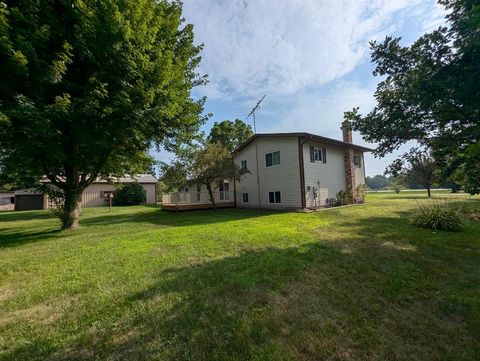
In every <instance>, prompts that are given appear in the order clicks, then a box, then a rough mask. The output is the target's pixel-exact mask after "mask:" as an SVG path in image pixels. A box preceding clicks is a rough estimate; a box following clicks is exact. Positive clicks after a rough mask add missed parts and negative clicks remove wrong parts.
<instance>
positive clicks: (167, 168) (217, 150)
mask: <svg viewBox="0 0 480 361" xmlns="http://www.w3.org/2000/svg"><path fill="white" fill-rule="evenodd" d="M161 168H162V174H163V175H164V176H163V177H162V181H163V182H165V183H166V184H167V185H170V186H171V185H174V186H175V187H181V186H184V185H187V184H198V183H200V184H205V186H206V187H207V191H208V195H209V198H210V202H211V203H212V206H213V209H215V210H216V209H217V208H216V203H215V197H214V194H213V192H214V190H215V189H216V184H217V183H218V182H219V181H223V180H224V179H235V180H237V181H240V178H241V176H242V175H243V174H245V173H246V172H247V170H245V169H241V168H240V167H238V166H237V165H236V164H235V163H234V162H233V159H232V154H231V152H230V150H229V149H228V148H226V147H225V146H223V145H222V144H220V143H209V142H207V143H204V144H201V145H194V146H191V147H189V148H187V149H184V151H182V152H180V153H179V155H178V158H177V159H176V160H175V161H174V162H173V163H172V164H171V165H169V164H166V163H163V164H162V165H161ZM172 182H175V183H172Z"/></svg>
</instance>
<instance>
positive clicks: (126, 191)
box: [113, 182, 146, 206]
mask: <svg viewBox="0 0 480 361" xmlns="http://www.w3.org/2000/svg"><path fill="white" fill-rule="evenodd" d="M145 201H146V196H145V190H144V189H143V187H142V186H141V185H140V184H138V183H137V182H132V183H125V184H123V185H122V187H121V188H120V189H119V190H118V191H117V193H116V194H115V197H114V198H113V204H114V205H116V206H134V205H139V204H144V203H145Z"/></svg>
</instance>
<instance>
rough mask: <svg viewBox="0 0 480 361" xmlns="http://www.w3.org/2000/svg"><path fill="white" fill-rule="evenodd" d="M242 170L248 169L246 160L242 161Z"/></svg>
mask: <svg viewBox="0 0 480 361" xmlns="http://www.w3.org/2000/svg"><path fill="white" fill-rule="evenodd" d="M241 168H242V169H247V161H246V160H242V161H241Z"/></svg>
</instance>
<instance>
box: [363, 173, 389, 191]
mask: <svg viewBox="0 0 480 361" xmlns="http://www.w3.org/2000/svg"><path fill="white" fill-rule="evenodd" d="M390 183H391V178H389V177H386V176H384V175H381V174H377V175H374V176H373V177H370V176H368V177H366V178H365V184H366V185H367V187H368V188H370V189H372V190H379V189H382V188H385V187H387V186H388V185H389V184H390Z"/></svg>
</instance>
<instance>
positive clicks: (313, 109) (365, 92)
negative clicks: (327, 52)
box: [268, 81, 375, 139]
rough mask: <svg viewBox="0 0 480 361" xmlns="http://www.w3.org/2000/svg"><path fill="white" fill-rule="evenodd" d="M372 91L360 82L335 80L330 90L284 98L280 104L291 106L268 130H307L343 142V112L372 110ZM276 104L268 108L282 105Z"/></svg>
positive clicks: (284, 110) (269, 105)
mask: <svg viewBox="0 0 480 361" xmlns="http://www.w3.org/2000/svg"><path fill="white" fill-rule="evenodd" d="M373 91H374V89H373V88H368V87H365V86H361V85H360V84H359V83H358V82H347V81H335V82H334V83H332V84H331V85H330V86H329V87H328V89H323V90H316V91H311V90H310V91H305V92H300V93H298V94H296V95H295V96H289V97H281V98H279V100H280V102H278V103H283V104H288V106H287V107H286V109H283V111H281V112H280V115H279V117H278V121H277V122H275V123H274V124H271V125H269V128H270V129H271V130H272V131H284V132H288V131H297V132H298V131H304V132H310V133H315V134H321V135H323V136H327V137H331V138H339V139H340V138H341V132H340V124H341V122H342V120H343V113H344V112H345V111H346V110H351V109H352V108H353V107H357V106H358V107H360V109H361V111H362V112H367V111H369V110H370V109H372V108H373V106H374V105H375V99H374V98H373V96H372V94H373ZM276 103H277V102H276V101H273V102H272V103H270V104H268V107H269V108H278V107H280V106H281V105H280V104H276Z"/></svg>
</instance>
